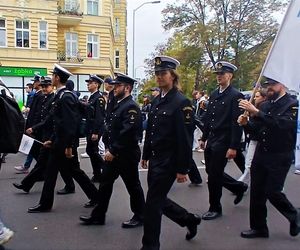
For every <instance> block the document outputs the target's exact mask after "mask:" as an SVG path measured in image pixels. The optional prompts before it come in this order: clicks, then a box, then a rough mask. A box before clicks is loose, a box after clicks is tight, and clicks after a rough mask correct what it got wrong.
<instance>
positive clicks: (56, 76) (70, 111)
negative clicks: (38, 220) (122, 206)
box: [28, 64, 97, 213]
mask: <svg viewBox="0 0 300 250" xmlns="http://www.w3.org/2000/svg"><path fill="white" fill-rule="evenodd" d="M52 73H53V74H52V84H53V86H55V87H56V88H57V90H56V93H55V97H54V100H53V103H52V109H51V113H52V114H51V115H52V119H53V133H52V136H51V138H50V139H49V140H48V141H46V142H44V146H45V147H50V156H49V160H48V164H47V167H46V173H45V182H44V186H43V191H42V195H41V198H40V201H39V204H38V205H36V206H34V207H30V208H28V212H29V213H38V212H47V211H50V210H51V208H52V206H53V202H54V188H55V184H56V179H57V174H58V171H59V170H60V169H64V168H67V170H66V171H67V172H69V173H70V175H71V176H72V177H73V178H74V179H75V180H76V182H78V184H79V185H80V187H81V188H82V189H83V191H84V192H85V194H86V195H87V196H88V198H89V199H90V200H91V201H93V202H95V200H96V197H97V189H96V187H95V186H94V185H93V183H92V182H91V181H90V179H89V177H88V176H87V175H86V174H85V173H84V172H83V171H82V170H81V169H80V166H79V161H78V155H77V147H78V145H79V138H78V130H79V128H78V127H79V100H78V97H77V96H76V95H74V93H73V92H71V91H69V90H67V89H66V87H65V84H66V81H67V79H68V78H69V76H70V75H71V73H70V72H69V71H67V70H66V69H64V68H63V67H61V66H60V65H58V64H55V67H54V70H53V72H52Z"/></svg>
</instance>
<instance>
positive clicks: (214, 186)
mask: <svg viewBox="0 0 300 250" xmlns="http://www.w3.org/2000/svg"><path fill="white" fill-rule="evenodd" d="M226 153H227V149H224V150H212V149H211V148H206V149H205V151H204V158H205V167H206V172H207V174H208V191H209V204H210V207H209V211H211V212H222V205H221V197H222V186H224V187H225V188H226V189H228V190H229V191H231V192H232V193H234V194H238V193H239V192H243V185H244V184H243V182H240V181H237V180H235V179H234V178H232V177H231V176H229V175H228V174H226V173H224V169H225V166H226V164H227V158H226Z"/></svg>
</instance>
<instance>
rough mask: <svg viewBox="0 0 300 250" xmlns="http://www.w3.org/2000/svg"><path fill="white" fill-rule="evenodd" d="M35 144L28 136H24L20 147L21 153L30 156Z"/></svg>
mask: <svg viewBox="0 0 300 250" xmlns="http://www.w3.org/2000/svg"><path fill="white" fill-rule="evenodd" d="M33 143H34V139H33V138H31V137H29V136H27V135H23V137H22V140H21V144H20V147H19V152H21V153H24V154H26V155H28V154H29V151H30V149H31V148H32V145H33Z"/></svg>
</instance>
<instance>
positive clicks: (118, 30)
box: [115, 17, 120, 36]
mask: <svg viewBox="0 0 300 250" xmlns="http://www.w3.org/2000/svg"><path fill="white" fill-rule="evenodd" d="M115 36H120V18H118V17H117V18H115Z"/></svg>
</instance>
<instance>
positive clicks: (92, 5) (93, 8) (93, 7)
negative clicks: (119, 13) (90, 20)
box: [87, 0, 99, 16]
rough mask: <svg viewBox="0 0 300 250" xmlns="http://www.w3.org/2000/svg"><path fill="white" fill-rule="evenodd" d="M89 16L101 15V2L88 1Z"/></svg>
mask: <svg viewBox="0 0 300 250" xmlns="http://www.w3.org/2000/svg"><path fill="white" fill-rule="evenodd" d="M87 14H88V15H94V16H98V15H99V0H88V1H87Z"/></svg>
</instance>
